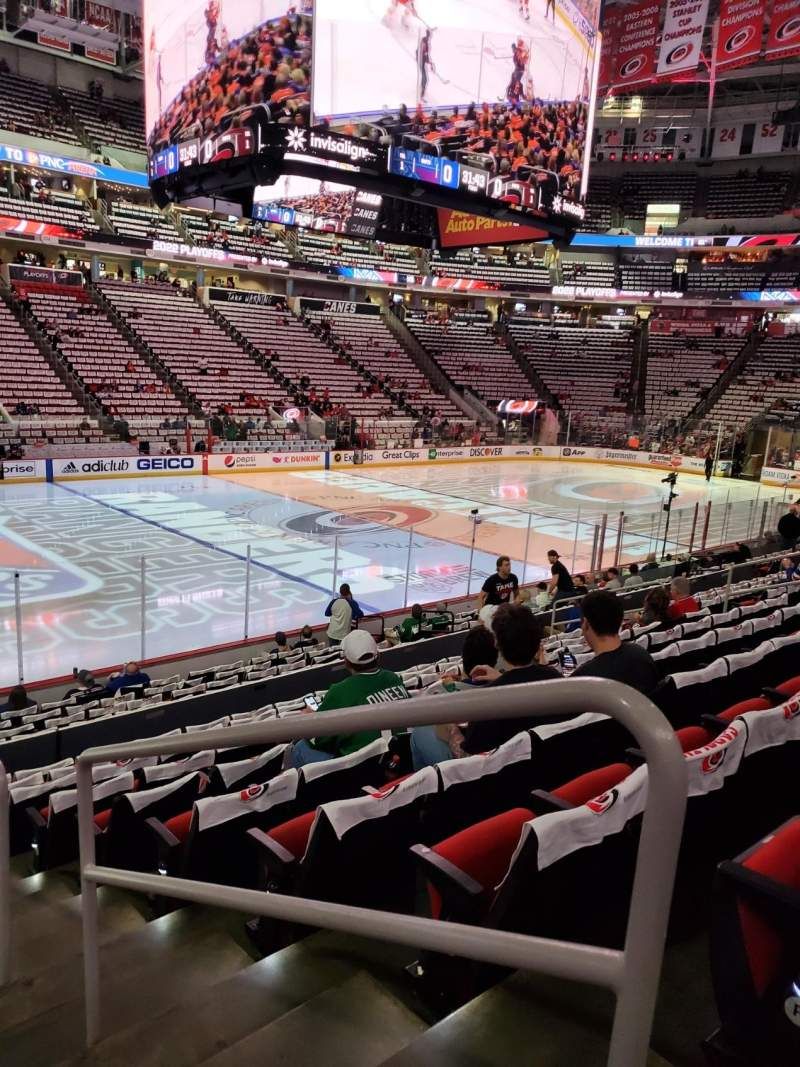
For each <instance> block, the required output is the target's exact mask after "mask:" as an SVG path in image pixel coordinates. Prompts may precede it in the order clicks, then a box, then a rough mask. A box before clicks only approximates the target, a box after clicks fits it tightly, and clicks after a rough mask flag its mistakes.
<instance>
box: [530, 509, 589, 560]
mask: <svg viewBox="0 0 800 1067" xmlns="http://www.w3.org/2000/svg"><path fill="white" fill-rule="evenodd" d="M580 532H581V506H580V504H578V514H577V516H576V517H575V540H574V541H573V542H572V566H571V567H570V574H572V573H573V572H574V570H575V560H576V559H577V556H578V538H579V537H580ZM525 554H526V555H527V552H526V553H525Z"/></svg>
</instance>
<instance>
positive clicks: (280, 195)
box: [253, 174, 382, 238]
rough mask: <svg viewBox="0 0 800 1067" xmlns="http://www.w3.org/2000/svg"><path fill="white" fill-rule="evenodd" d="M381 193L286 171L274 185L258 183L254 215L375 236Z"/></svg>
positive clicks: (268, 219)
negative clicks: (299, 175) (302, 176)
mask: <svg viewBox="0 0 800 1067" xmlns="http://www.w3.org/2000/svg"><path fill="white" fill-rule="evenodd" d="M381 204H382V197H381V196H379V195H378V194H377V193H370V192H367V191H366V190H363V189H356V188H354V186H352V185H341V184H339V183H338V182H323V181H319V179H317V178H301V177H298V176H297V175H296V174H286V175H284V176H283V177H282V178H281V179H280V180H279V181H278V182H276V184H275V185H257V186H256V191H255V194H254V196H253V218H255V219H260V220H262V221H264V222H276V223H280V224H281V225H282V226H299V227H302V228H305V229H309V230H319V231H322V232H323V233H343V234H348V235H350V236H352V237H365V238H373V237H374V236H375V230H376V228H377V225H378V219H379V217H380V209H381Z"/></svg>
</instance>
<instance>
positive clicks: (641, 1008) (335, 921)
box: [77, 678, 687, 1067]
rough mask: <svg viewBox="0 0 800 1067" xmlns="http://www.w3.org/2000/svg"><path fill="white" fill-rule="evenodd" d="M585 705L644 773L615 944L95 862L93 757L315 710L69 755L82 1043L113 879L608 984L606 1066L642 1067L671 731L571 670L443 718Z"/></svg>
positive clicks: (618, 691)
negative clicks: (635, 751)
mask: <svg viewBox="0 0 800 1067" xmlns="http://www.w3.org/2000/svg"><path fill="white" fill-rule="evenodd" d="M588 704H591V706H592V707H594V709H595V710H596V711H599V712H602V713H605V714H607V715H609V716H611V717H612V718H614V719H617V720H618V721H619V722H621V723H622V725H623V726H625V727H626V728H627V729H628V730H629V731H630V732H631V733H632V734H633V735H634V737H635V739H636V741H637V743H638V745H639V746H640V747H641V748H642V750H643V752H644V754H645V758H646V760H647V763H648V769H649V783H648V793H647V806H646V809H645V812H644V817H643V823H642V831H641V836H640V839H639V850H638V854H637V858H636V871H635V875H634V881H633V889H632V896H631V904H630V911H629V916H628V926H627V931H626V935H625V947H624V949H623V950H622V951H619V950H613V949H606V948H600V947H598V946H593V945H581V944H570V943H565V942H561V941H554V940H549V939H547V938H543V937H531V936H527V935H523V934H516V933H508V932H504V931H499V930H487V929H483V928H478V927H471V926H466V925H463V924H459V923H449V922H442V921H439V920H434V919H425V918H419V917H413V916H408V915H400V914H395V913H390V912H382V911H376V910H373V909H368V908H355V907H350V906H347V905H343V904H331V903H327V902H324V901H318V900H304V899H300V898H297V897H291V896H285V895H282V894H277V893H262V892H258V891H255V890H250V889H234V888H231V887H229V886H221V885H209V884H206V883H202V882H196V881H190V880H184V879H181V878H172V877H163V876H161V875H156V874H142V873H139V872H134V871H123V870H117V869H114V868H111V867H104V866H98V865H96V864H95V837H94V822H93V810H92V765H93V764H95V763H100V762H106V761H108V760H118V759H126V758H128V757H130V756H140V755H167V754H173V755H176V754H180V753H187V752H195V751H199V749H200V748H201V747H202V748H216V747H217V746H231V745H235V746H238V745H245V744H247V745H251V744H254V743H260V742H263V743H264V744H274V743H277V742H281V741H288V740H291V739H295V738H311V737H314V736H316V735H317V734H318V732H319V719H318V718H317V717H316V716H314V715H298V716H292V717H291V718H290V719H288V720H287V719H282V720H274V721H272V722H268V723H258V724H256V725H253V726H242V727H235V728H234V727H229V728H227V729H223V730H209V731H205V732H204V733H203V734H202V740H201V739H200V738H199V737H198V736H197V735H191V736H186V737H177V738H176V737H172V738H169V739H162V740H151V741H134V742H129V743H126V744H121V745H109V746H103V747H98V748H92V749H88V750H87V751H86V752H84V753H82V754H81V755H80V756H79V757H78V760H77V790H78V830H79V838H80V868H81V892H82V896H81V902H82V908H81V910H82V919H83V957H84V981H85V1006H86V1040H87V1044H88V1045H92V1044H93V1043H94V1042H95V1041H97V1039H98V1037H99V1034H100V1019H99V996H100V976H99V968H98V929H97V886H98V885H114V886H118V887H120V888H125V889H129V890H133V891H136V892H142V893H152V894H157V895H159V896H168V897H169V896H171V897H176V898H178V899H181V900H187V901H192V902H194V903H203V904H208V905H215V906H220V907H227V908H232V909H234V910H237V911H242V912H247V913H249V914H251V915H264V916H268V917H270V918H275V919H282V920H287V921H292V922H297V923H301V924H304V925H309V926H321V927H324V928H327V929H335V930H341V931H345V932H351V933H356V932H358V933H359V934H363V935H366V936H368V937H375V938H379V939H383V940H386V941H391V942H395V943H397V944H405V945H413V946H415V947H416V948H424V949H429V950H431V951H434V952H442V953H446V954H449V955H454V956H461V957H466V958H467V959H475V960H481V961H483V962H486V963H494V964H498V965H500V966H505V967H512V968H525V969H530V970H538V971H542V972H544V973H546V974H550V975H554V976H556V977H560V978H567V979H571V980H578V981H588V982H591V983H592V984H595V985H600V986H605V987H607V988H609V989H612V990H613V991H614V993H615V994H616V998H617V1001H616V1009H615V1013H614V1025H613V1030H612V1034H611V1040H610V1046H609V1055H608V1061H607V1062H608V1064H609V1067H644V1065H645V1062H646V1059H647V1054H648V1048H649V1043H650V1031H651V1027H652V1020H653V1011H654V1007H655V1001H656V995H657V992H658V982H659V976H660V972H661V961H662V956H663V951H664V940H665V936H666V929H667V921H668V918H669V909H670V901H671V898H672V886H673V882H674V878H675V868H676V865H677V858H678V850H679V847H680V842H681V834H682V827H683V817H684V812H685V808H686V789H687V777H686V773H687V772H686V767H685V764H684V759H683V754H682V752H681V749H680V746H679V744H678V742H677V739H676V737H675V734H674V731H673V730H672V728H671V727H670V725H669V723H668V722H667V720H666V718H665V717H664V716H663V715H662V713H661V712H660V711H659V710H658V709H657V708H656V707H655V705H654V704H652V703H651V701H650V700H648V699H647V698H646V697H645V696H643V695H642V694H641V693H639V692H637V691H636V690H633V689H630V688H629V687H627V686H624V685H620V684H619V683H618V682H611V681H607V680H605V679H580V678H577V679H576V678H570V679H562V680H558V681H548V682H534V683H528V684H526V685H516V686H510V687H508V688H504V689H502V690H497V691H496V699H495V700H494V701H492V706H491V707H489V702H488V701H487V700H486V694H485V693H482V692H466V691H462V692H458V693H454V694H453V695H452V696H451V697H449V698H448V700H447V712H446V714H447V717H448V718H450V719H453V720H454V721H465V720H466V721H480V720H485V719H491V718H496V717H497V716H498V715H502V716H503V717H504V718H509V719H516V718H522V717H523V716H524V717H529V716H531V715H533V716H544V715H552V714H570V713H574V714H578V713H579V712H581V711H583V710H585V708H586V707H587V705H588ZM498 705H499V707H498ZM442 713H443V706H442V701H441V698H439V697H423V698H420V699H418V700H413V701H395V702H393V703H391V704H388V705H383V706H380V707H374V706H371V705H370V706H364V707H359V708H350V709H347V710H344V711H330V712H325V732H326V734H327V733H330V734H343V733H344V734H346V733H352V732H353V731H360V730H364V729H365V728H371V729H377V730H386V729H391V728H394V727H402V726H406V727H408V726H422V725H430V724H434V723H438V722H440V721H441V718H442Z"/></svg>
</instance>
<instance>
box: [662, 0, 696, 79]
mask: <svg viewBox="0 0 800 1067" xmlns="http://www.w3.org/2000/svg"><path fill="white" fill-rule="evenodd" d="M707 16H708V0H689V2H687V0H667V6H666V13H665V15H664V29H663V31H662V33H661V50H660V52H659V53H658V71H657V73H658V74H659V75H666V76H669V75H671V74H676V73H678V72H679V71H684V70H694V69H695V68H696V67H697V64H698V63H699V62H700V52H701V49H702V45H703V30H704V29H705V26H706V18H707Z"/></svg>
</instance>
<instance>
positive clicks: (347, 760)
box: [303, 737, 389, 782]
mask: <svg viewBox="0 0 800 1067" xmlns="http://www.w3.org/2000/svg"><path fill="white" fill-rule="evenodd" d="M388 751H389V742H388V741H387V740H386V738H384V737H379V738H377V739H376V740H375V741H371V742H370V743H369V744H368V745H364V747H363V748H357V749H356V750H355V752H350V753H349V754H348V755H347V756H336V757H335V759H329V760H320V761H319V762H317V763H307V764H306V765H305V767H303V781H304V782H313V781H315V780H316V779H317V778H324V777H325V775H327V774H334V773H335V772H336V771H346V770H347V769H348V768H350V767H357V766H358V764H359V763H363V762H364V761H365V760H369V759H375V758H376V757H378V756H383V755H384V754H385V753H386V752H388Z"/></svg>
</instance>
